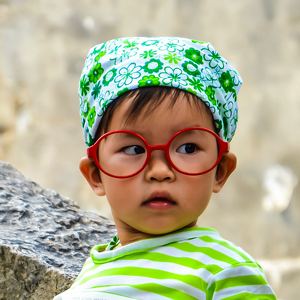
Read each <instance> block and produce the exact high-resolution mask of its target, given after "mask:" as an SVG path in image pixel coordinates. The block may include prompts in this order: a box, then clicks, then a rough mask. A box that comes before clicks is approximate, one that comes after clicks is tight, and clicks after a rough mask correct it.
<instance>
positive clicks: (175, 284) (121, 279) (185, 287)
mask: <svg viewBox="0 0 300 300" xmlns="http://www.w3.org/2000/svg"><path fill="white" fill-rule="evenodd" d="M146 283H150V284H151V283H156V284H159V285H162V286H165V287H169V288H172V289H175V290H180V291H183V292H184V293H186V294H188V295H191V296H193V297H195V298H196V299H202V298H203V299H205V297H206V293H205V292H203V291H201V290H199V289H197V288H195V287H193V286H191V285H189V284H186V283H184V282H182V281H179V280H175V279H155V278H151V277H139V276H126V275H111V276H104V277H99V278H94V279H91V280H89V281H87V282H85V283H83V284H81V285H80V286H79V287H78V289H79V290H82V289H89V288H92V287H94V286H99V285H118V284H124V285H135V284H146ZM112 288H113V290H114V291H116V289H117V288H118V287H117V286H114V287H112ZM106 290H107V288H106V287H103V289H102V291H106ZM72 291H74V289H72ZM131 297H135V295H131ZM199 297H200V298H199ZM201 297H202V298H201Z"/></svg>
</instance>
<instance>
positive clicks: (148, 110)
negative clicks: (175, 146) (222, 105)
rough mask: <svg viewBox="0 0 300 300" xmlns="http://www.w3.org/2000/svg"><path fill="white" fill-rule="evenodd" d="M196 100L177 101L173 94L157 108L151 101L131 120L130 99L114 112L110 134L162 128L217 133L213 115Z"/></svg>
mask: <svg viewBox="0 0 300 300" xmlns="http://www.w3.org/2000/svg"><path fill="white" fill-rule="evenodd" d="M196 101H199V103H198V102H196ZM196 101H195V100H191V98H188V97H187V96H185V95H184V94H180V95H179V96H178V98H177V99H176V101H174V99H173V98H172V94H169V95H167V96H166V97H165V98H164V100H163V101H162V102H160V103H158V104H157V106H154V107H153V106H152V105H151V102H149V103H148V104H147V105H145V106H144V107H143V108H142V110H141V111H140V113H139V114H138V115H137V116H135V117H134V118H128V110H130V106H131V104H132V102H133V97H128V98H127V99H126V100H124V101H123V102H122V103H121V104H120V105H119V106H118V107H117V108H116V110H115V111H114V113H113V115H112V117H111V120H110V122H109V126H108V131H113V130H122V129H125V130H131V131H135V132H138V131H139V132H140V133H142V132H149V131H150V132H151V131H153V130H157V129H158V130H163V131H164V132H165V131H166V132H168V131H170V132H174V131H175V132H177V131H179V130H181V129H184V128H188V127H204V128H208V129H210V130H214V129H215V128H214V122H213V118H212V114H211V113H210V112H209V111H208V109H206V105H205V104H204V103H203V102H202V101H201V100H200V99H196ZM175 132H174V133H175Z"/></svg>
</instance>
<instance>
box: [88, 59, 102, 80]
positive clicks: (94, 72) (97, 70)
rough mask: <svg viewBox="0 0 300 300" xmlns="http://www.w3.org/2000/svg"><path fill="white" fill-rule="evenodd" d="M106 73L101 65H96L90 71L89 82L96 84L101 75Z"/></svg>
mask: <svg viewBox="0 0 300 300" xmlns="http://www.w3.org/2000/svg"><path fill="white" fill-rule="evenodd" d="M103 72H104V69H103V68H102V67H101V64H100V63H99V64H96V65H95V66H94V67H93V68H92V69H91V71H90V73H89V75H88V76H89V80H90V81H91V82H92V83H96V82H97V81H98V80H99V79H100V77H101V75H102V74H103Z"/></svg>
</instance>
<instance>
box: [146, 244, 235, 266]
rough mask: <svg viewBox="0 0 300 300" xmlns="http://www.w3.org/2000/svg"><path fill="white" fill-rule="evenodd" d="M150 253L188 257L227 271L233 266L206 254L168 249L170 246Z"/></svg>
mask: <svg viewBox="0 0 300 300" xmlns="http://www.w3.org/2000/svg"><path fill="white" fill-rule="evenodd" d="M148 252H153V253H162V254H166V255H169V256H173V257H174V258H175V257H184V258H187V257H188V258H191V259H195V260H197V261H199V262H201V263H203V264H205V265H217V266H219V267H221V268H222V269H226V268H228V267H230V266H231V264H229V263H226V262H223V261H219V260H216V259H213V258H211V257H210V256H208V255H206V254H204V253H200V252H188V251H183V250H179V249H177V248H174V247H171V246H170V247H168V246H165V247H159V248H156V249H153V250H150V251H148Z"/></svg>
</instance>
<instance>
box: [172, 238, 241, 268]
mask: <svg viewBox="0 0 300 300" xmlns="http://www.w3.org/2000/svg"><path fill="white" fill-rule="evenodd" d="M170 247H173V248H176V249H179V250H182V251H185V252H198V253H199V252H202V253H203V254H205V255H207V256H209V257H211V258H213V259H215V260H219V261H223V262H225V263H228V264H231V265H234V264H237V263H238V261H237V260H235V259H234V258H232V257H230V256H228V255H226V254H224V253H222V252H219V251H217V250H215V249H211V248H209V247H198V246H195V245H192V244H190V243H188V242H184V243H176V244H172V245H170Z"/></svg>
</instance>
